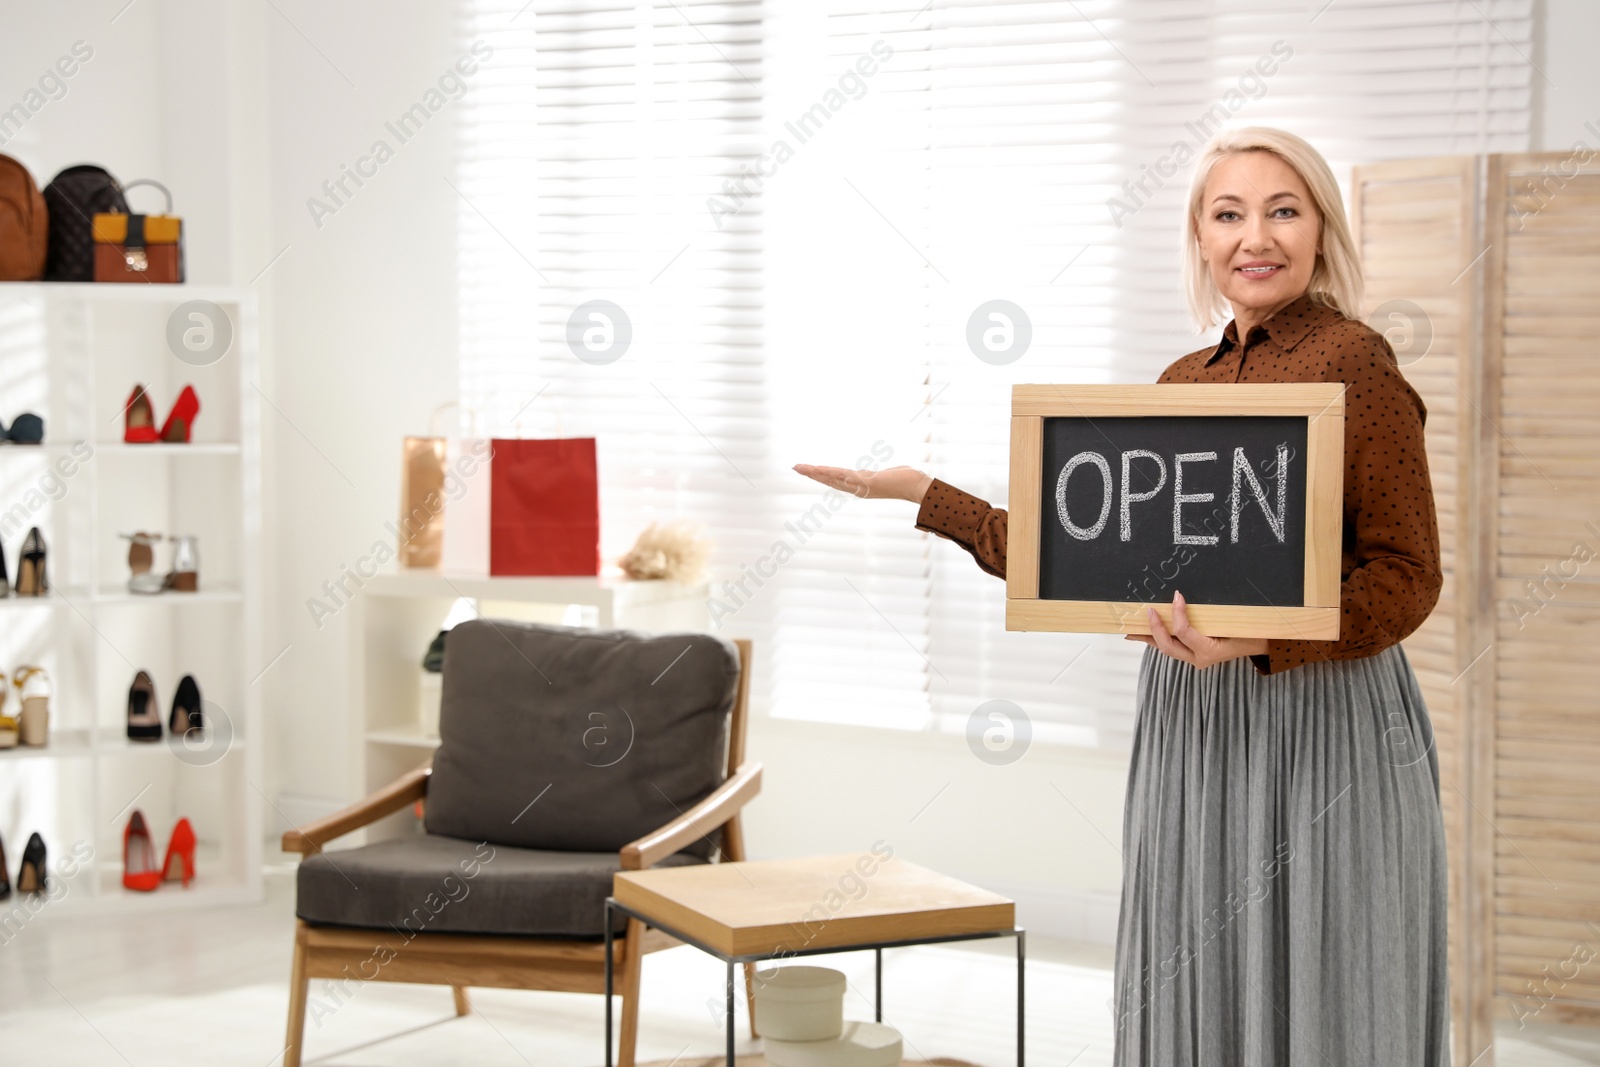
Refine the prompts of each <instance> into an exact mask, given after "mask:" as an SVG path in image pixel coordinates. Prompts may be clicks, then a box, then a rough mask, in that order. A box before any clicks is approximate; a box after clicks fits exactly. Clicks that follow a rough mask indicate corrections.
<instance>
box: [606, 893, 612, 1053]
mask: <svg viewBox="0 0 1600 1067" xmlns="http://www.w3.org/2000/svg"><path fill="white" fill-rule="evenodd" d="M611 953H612V938H611V901H610V899H607V900H606V1067H611V982H612V973H613V972H612V968H613V964H612V962H611Z"/></svg>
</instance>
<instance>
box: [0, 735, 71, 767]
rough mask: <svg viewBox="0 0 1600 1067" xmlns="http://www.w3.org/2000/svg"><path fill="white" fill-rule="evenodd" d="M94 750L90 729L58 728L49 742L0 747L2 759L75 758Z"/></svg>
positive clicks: (0, 758)
mask: <svg viewBox="0 0 1600 1067" xmlns="http://www.w3.org/2000/svg"><path fill="white" fill-rule="evenodd" d="M93 752H94V742H93V740H92V739H91V737H90V733H89V731H88V730H57V731H55V732H54V733H52V734H51V735H50V742H49V744H45V745H18V746H16V747H15V748H0V760H15V759H75V758H77V757H80V756H88V755H92V754H93Z"/></svg>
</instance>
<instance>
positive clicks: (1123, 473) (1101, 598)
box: [1006, 382, 1344, 640]
mask: <svg viewBox="0 0 1600 1067" xmlns="http://www.w3.org/2000/svg"><path fill="white" fill-rule="evenodd" d="M1343 397H1344V386H1343V385H1342V384H1340V383H1336V382H1335V383H1326V382H1318V383H1309V384H1259V385H1257V384H1250V385H1142V386H1068V385H1061V386H1055V385H1019V386H1015V387H1013V391H1012V419H1011V518H1010V526H1009V540H1010V549H1009V552H1008V567H1007V578H1006V586H1007V588H1006V597H1007V605H1006V627H1007V629H1012V630H1070V631H1077V632H1101V633H1104V632H1109V633H1149V632H1150V627H1149V618H1148V614H1147V612H1148V609H1149V608H1150V607H1155V608H1156V609H1157V611H1158V613H1159V614H1160V615H1161V616H1162V618H1163V619H1164V620H1165V621H1167V623H1168V624H1169V625H1170V623H1171V615H1170V609H1171V604H1172V597H1173V593H1174V591H1175V590H1182V591H1183V597H1184V600H1185V601H1186V602H1187V603H1188V605H1189V618H1190V621H1191V622H1192V623H1193V624H1194V625H1195V627H1196V628H1198V629H1199V630H1200V631H1201V632H1202V633H1207V634H1212V635H1214V636H1218V637H1297V638H1302V639H1307V640H1332V639H1334V638H1337V636H1338V633H1339V563H1340V552H1339V547H1340V546H1339V538H1340V532H1341V517H1342V501H1341V499H1340V498H1341V492H1342V483H1341V475H1342V471H1343V462H1344V459H1343V456H1344V407H1343V405H1344V400H1343Z"/></svg>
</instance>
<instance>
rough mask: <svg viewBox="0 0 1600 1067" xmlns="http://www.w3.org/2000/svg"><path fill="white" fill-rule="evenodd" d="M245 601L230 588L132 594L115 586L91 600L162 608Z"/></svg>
mask: <svg viewBox="0 0 1600 1067" xmlns="http://www.w3.org/2000/svg"><path fill="white" fill-rule="evenodd" d="M243 599H244V594H243V593H241V592H240V591H239V590H238V589H235V588H231V587H228V586H220V585H219V586H215V587H212V586H205V585H202V587H201V588H200V589H199V591H197V592H193V593H174V592H171V591H170V590H169V591H167V592H164V593H130V592H128V590H127V588H126V587H125V586H120V585H114V586H110V587H108V588H104V589H101V590H100V591H99V592H97V593H95V595H94V596H92V597H90V598H89V601H90V603H93V604H106V605H116V604H148V605H159V606H162V607H185V606H188V605H191V604H236V603H238V602H240V601H241V600H243Z"/></svg>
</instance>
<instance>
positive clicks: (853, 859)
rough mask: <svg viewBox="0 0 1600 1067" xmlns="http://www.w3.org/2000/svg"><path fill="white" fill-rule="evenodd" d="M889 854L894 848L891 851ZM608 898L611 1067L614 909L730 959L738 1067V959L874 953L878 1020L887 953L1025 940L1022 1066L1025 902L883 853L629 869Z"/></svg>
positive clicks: (1020, 987) (1019, 961)
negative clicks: (1021, 919) (1020, 909)
mask: <svg viewBox="0 0 1600 1067" xmlns="http://www.w3.org/2000/svg"><path fill="white" fill-rule="evenodd" d="M885 851H888V850H885ZM611 892H612V895H611V896H609V897H607V898H606V925H605V930H606V935H605V941H606V1067H612V1058H611V1041H612V1030H611V1027H612V1024H611V997H612V981H613V973H614V963H613V946H612V932H611V930H612V923H613V922H614V921H615V913H616V912H622V913H623V914H625V915H628V916H631V917H632V918H635V919H638V920H639V921H640V922H642V923H644V924H645V925H646V926H652V927H655V928H656V929H658V930H661V931H663V932H664V933H667V934H670V935H671V936H672V937H675V938H677V939H678V940H679V941H682V942H684V943H685V944H689V945H693V946H694V947H695V948H698V949H700V950H701V951H702V952H706V953H709V954H710V955H712V956H715V957H717V959H719V960H722V961H723V963H724V964H726V965H727V970H728V975H727V997H728V1013H727V1028H728V1033H727V1037H728V1050H727V1051H728V1067H733V1064H734V1054H733V1000H734V979H733V969H734V965H735V964H743V963H754V962H757V961H762V960H776V959H790V958H793V957H798V956H815V955H819V954H822V953H827V952H852V951H857V950H861V949H869V948H870V949H873V950H874V953H875V956H876V960H875V965H876V973H875V978H874V983H873V984H874V993H875V996H876V1013H875V1018H876V1019H877V1020H878V1021H879V1022H882V1021H883V950H884V949H886V948H899V947H903V946H906V945H929V944H936V943H938V942H943V941H971V940H977V939H980V938H989V937H1014V938H1016V941H1017V1067H1023V1051H1022V1041H1023V995H1022V994H1023V961H1024V956H1025V951H1026V949H1025V945H1026V940H1027V939H1026V934H1025V932H1024V931H1023V930H1022V928H1021V927H1019V926H1017V925H1016V905H1015V904H1014V903H1013V902H1012V901H1010V900H1007V899H1006V898H1005V897H1002V896H999V895H998V894H995V893H991V892H989V891H988V890H986V889H979V888H978V887H977V886H973V885H968V884H967V883H965V882H961V881H958V880H956V879H954V878H950V877H947V876H945V875H942V874H939V873H937V872H935V871H930V870H928V869H927V868H925V867H919V866H917V865H916V864H914V863H907V862H905V861H904V860H900V859H896V858H895V857H894V856H892V855H889V856H887V857H885V856H884V855H883V854H881V853H878V852H862V853H842V854H839V855H834V856H805V857H802V858H799V859H784V860H757V861H749V862H740V863H709V864H697V865H695V866H690V867H663V868H657V869H653V870H645V871H619V872H618V873H617V874H616V875H615V876H614V877H613V879H612V889H611Z"/></svg>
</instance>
